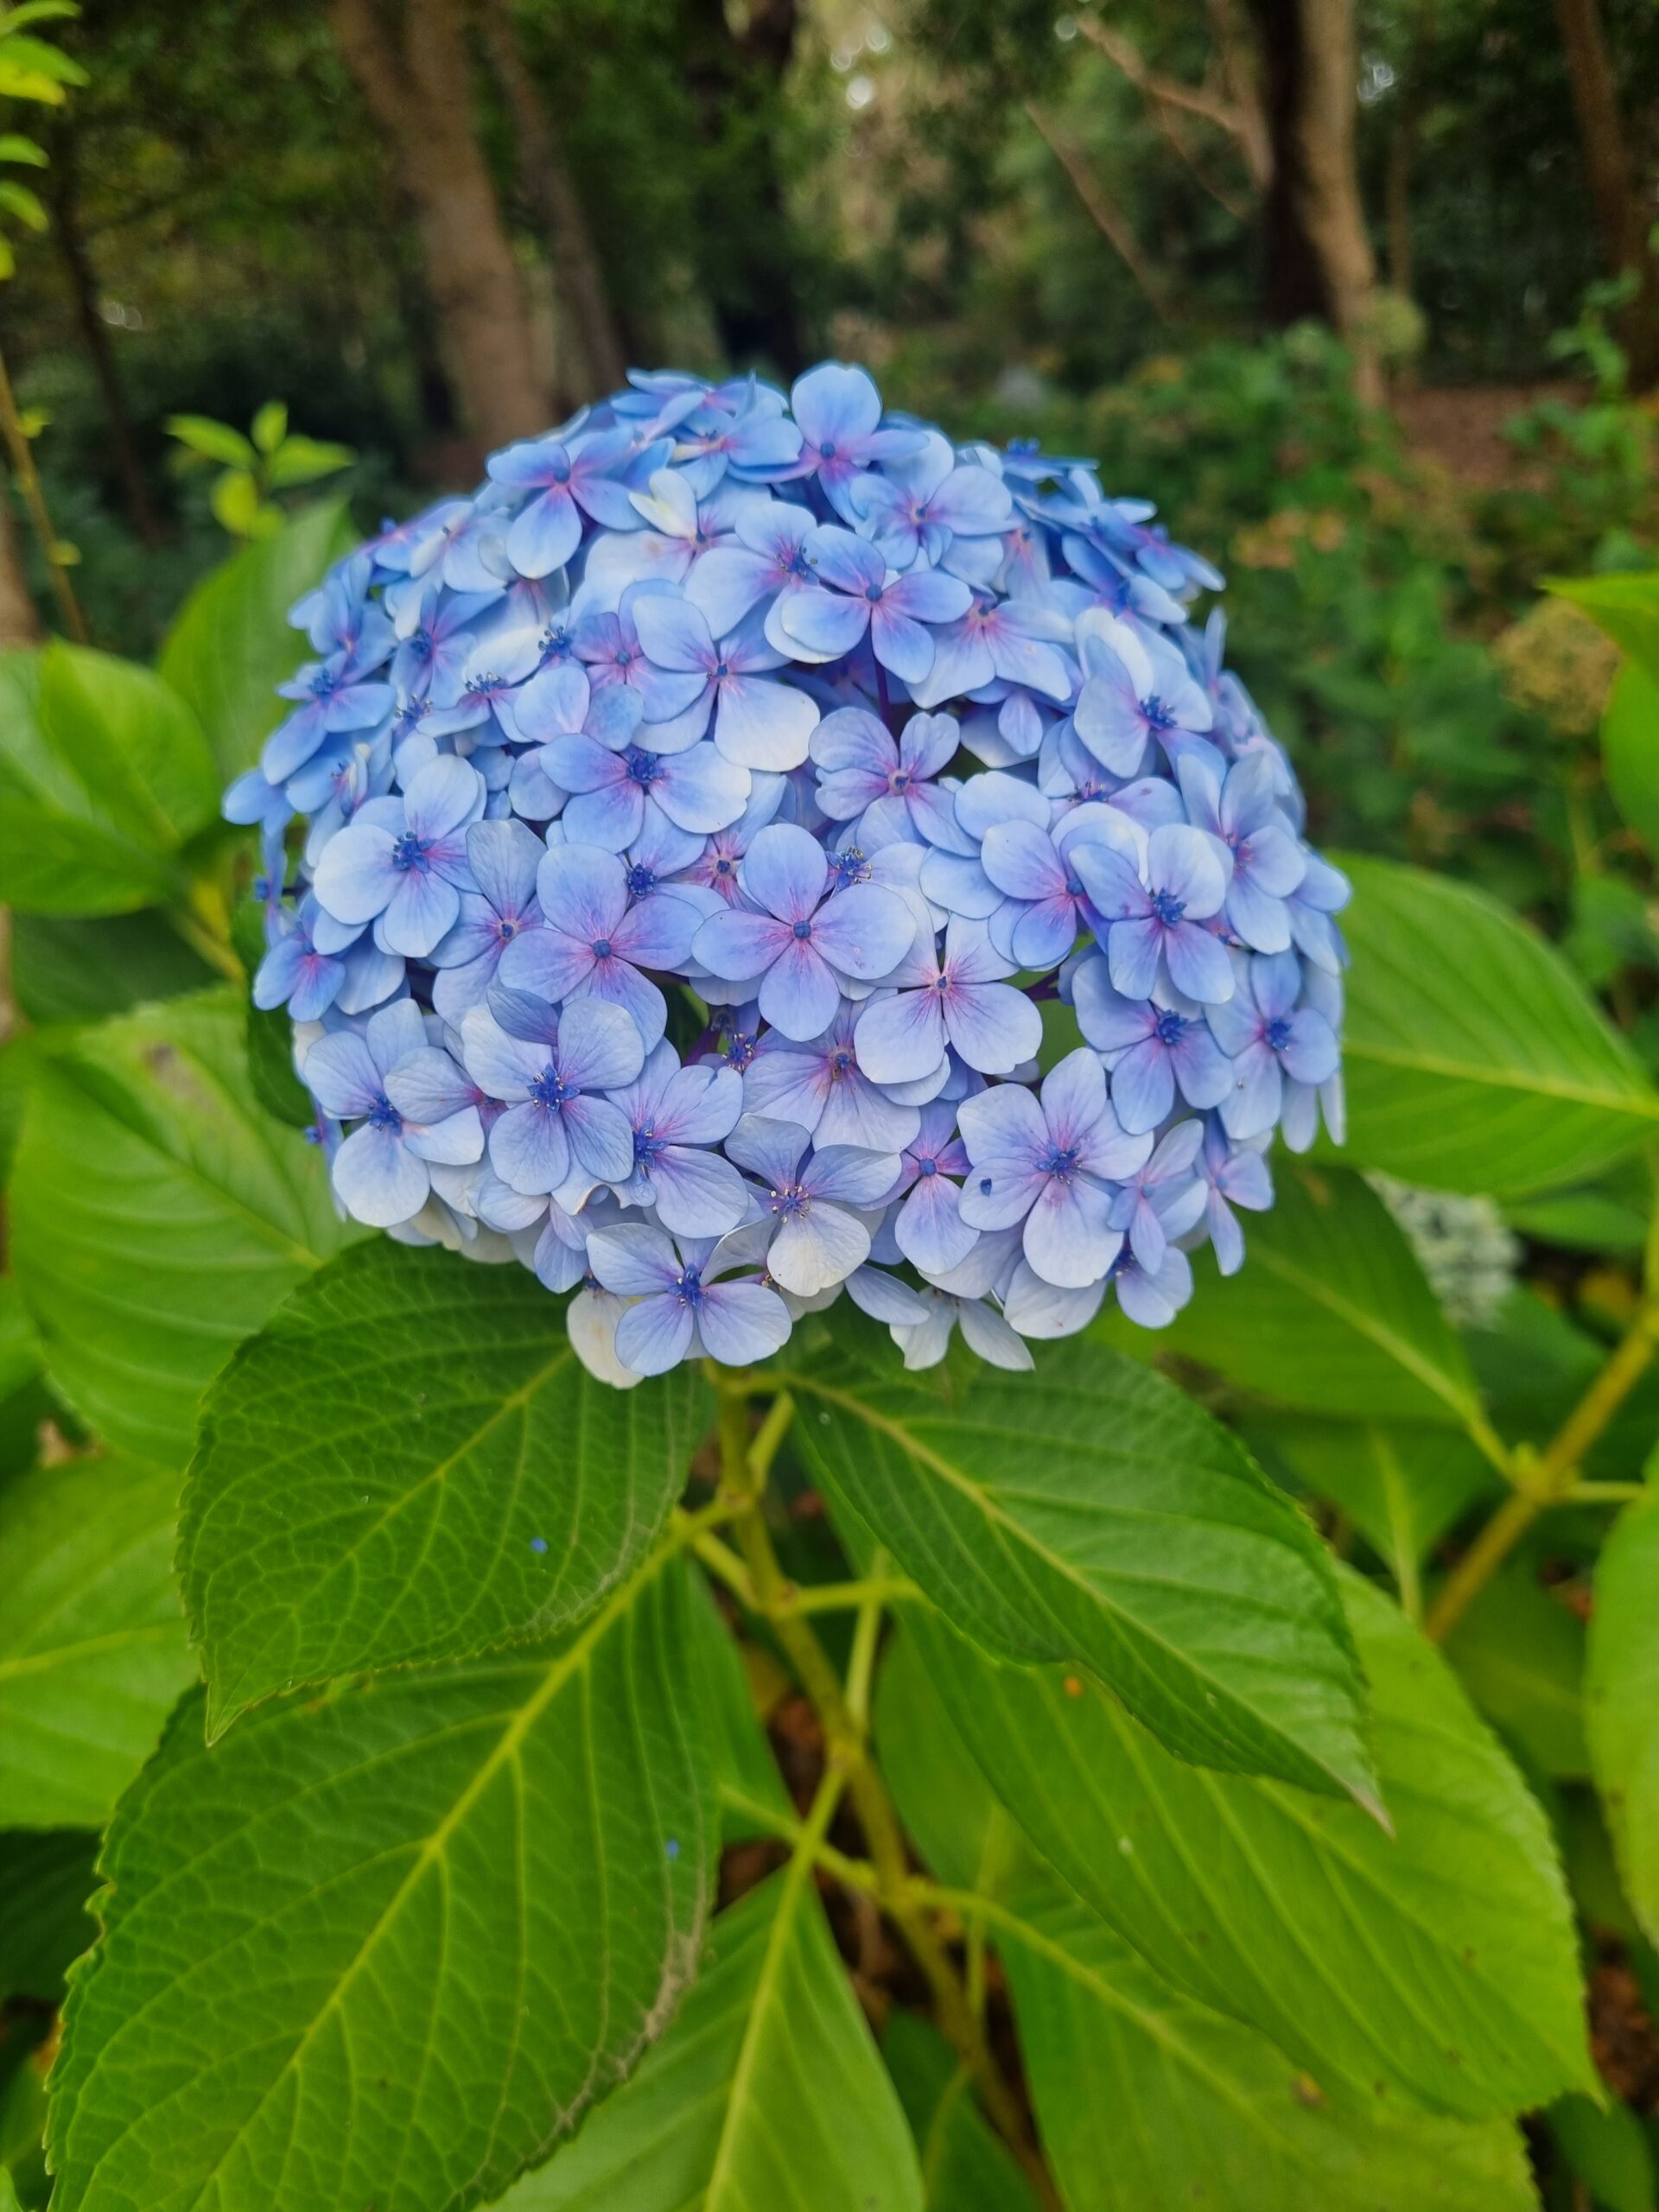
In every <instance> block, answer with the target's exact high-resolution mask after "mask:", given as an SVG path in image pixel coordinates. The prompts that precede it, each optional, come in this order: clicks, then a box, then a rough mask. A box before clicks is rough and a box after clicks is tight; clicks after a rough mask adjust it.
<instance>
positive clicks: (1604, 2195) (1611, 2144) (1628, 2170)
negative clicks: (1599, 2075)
mask: <svg viewBox="0 0 1659 2212" xmlns="http://www.w3.org/2000/svg"><path fill="white" fill-rule="evenodd" d="M1549 2132H1550V2133H1551V2134H1552V2135H1553V2136H1554V2138H1555V2142H1556V2145H1557V2147H1558V2149H1559V2150H1560V2153H1561V2156H1562V2157H1563V2158H1565V2159H1566V2161H1567V2164H1568V2166H1569V2167H1570V2168H1571V2169H1572V2171H1573V2173H1575V2174H1576V2175H1577V2176H1578V2177H1579V2179H1580V2181H1581V2182H1582V2183H1584V2185H1585V2187H1586V2189H1587V2190H1589V2191H1590V2193H1591V2195H1592V2196H1593V2197H1594V2198H1595V2201H1596V2202H1597V2203H1598V2204H1599V2205H1600V2206H1603V2207H1604V2208H1605V2212H1654V2198H1655V2175H1654V2165H1653V2152H1652V2149H1651V2147H1650V2145H1649V2141H1648V2138H1647V2135H1646V2133H1645V2132H1644V2130H1643V2126H1642V2123H1641V2121H1640V2120H1638V2119H1637V2116H1636V2114H1635V2113H1633V2112H1632V2111H1631V2110H1630V2107H1629V2106H1628V2105H1622V2104H1616V2103H1610V2104H1609V2105H1608V2106H1607V2107H1605V2110H1602V2109H1599V2108H1598V2107H1596V2106H1595V2105H1593V2104H1592V2102H1591V2101H1590V2100H1589V2098H1588V2097H1563V2098H1562V2099H1561V2101H1560V2103H1559V2104H1556V2105H1552V2106H1551V2107H1550V2108H1549Z"/></svg>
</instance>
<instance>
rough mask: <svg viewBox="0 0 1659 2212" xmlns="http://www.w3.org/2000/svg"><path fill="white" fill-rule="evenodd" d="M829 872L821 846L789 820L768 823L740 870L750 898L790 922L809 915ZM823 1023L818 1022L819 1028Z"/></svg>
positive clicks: (748, 852) (744, 886)
mask: <svg viewBox="0 0 1659 2212" xmlns="http://www.w3.org/2000/svg"><path fill="white" fill-rule="evenodd" d="M739 876H740V879H741V882H742V885H743V888H744V890H745V891H746V892H747V893H748V895H749V897H750V898H751V899H755V900H757V901H758V902H759V904H760V906H764V907H765V908H766V911H767V912H768V913H770V914H775V915H776V916H777V918H778V919H779V921H782V922H790V923H794V922H804V921H805V920H807V919H808V918H810V915H811V913H812V912H813V909H814V908H815V907H816V906H817V903H818V901H819V899H821V898H822V897H823V887H824V885H825V883H826V882H827V881H828V880H829V861H827V860H826V859H825V858H824V855H823V847H822V846H821V845H820V844H819V842H818V841H817V838H816V837H814V836H811V835H810V832H808V831H807V830H805V829H801V828H800V827H799V826H798V824H797V823H792V822H773V823H768V824H767V825H766V828H765V829H763V830H761V832H760V835H759V836H757V837H756V838H755V840H754V842H753V844H752V845H751V846H750V847H749V849H748V851H747V853H746V854H745V855H744V856H743V861H742V865H741V868H740V869H739ZM753 972H755V973H758V972H759V971H758V970H755V971H753ZM828 1018H829V1017H828V1016H826V1017H825V1020H826V1021H827V1020H828ZM823 1026H824V1023H823V1022H821V1023H820V1024H819V1027H820V1028H822V1027H823Z"/></svg>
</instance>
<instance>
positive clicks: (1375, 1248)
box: [1114, 1155, 1482, 1427]
mask: <svg viewBox="0 0 1659 2212" xmlns="http://www.w3.org/2000/svg"><path fill="white" fill-rule="evenodd" d="M1246 1235H1247V1239H1248V1256H1247V1259H1246V1262H1245V1265H1244V1267H1243V1269H1242V1270H1241V1272H1240V1273H1239V1274H1236V1275H1222V1274H1217V1272H1216V1268H1215V1266H1214V1262H1213V1261H1212V1260H1211V1257H1210V1255H1208V1254H1207V1253H1206V1254H1205V1255H1204V1258H1203V1260H1202V1261H1201V1262H1200V1264H1199V1268H1198V1275H1199V1281H1198V1290H1197V1292H1196V1294H1194V1296H1193V1299H1192V1303H1191V1304H1190V1305H1189V1306H1186V1307H1185V1310H1184V1311H1183V1312H1181V1313H1179V1314H1178V1315H1177V1316H1176V1318H1175V1320H1174V1322H1173V1325H1171V1326H1170V1327H1169V1328H1167V1329H1166V1330H1163V1331H1161V1332H1160V1334H1159V1338H1158V1344H1159V1348H1160V1350H1163V1349H1165V1348H1167V1349H1168V1350H1169V1351H1175V1352H1179V1353H1182V1354H1184V1355H1185V1357H1188V1358H1189V1359H1195V1360H1198V1361H1200V1362H1201V1363H1203V1364H1204V1365H1205V1367H1212V1368H1214V1369H1215V1370H1217V1373H1219V1374H1222V1375H1224V1376H1226V1377H1227V1379H1228V1380H1229V1382H1230V1383H1236V1384H1238V1385H1239V1386H1240V1387H1241V1388H1242V1389H1245V1390H1248V1391H1249V1393H1250V1394H1251V1395H1252V1396H1254V1397H1256V1398H1260V1399H1262V1400H1264V1401H1266V1402H1268V1403H1270V1404H1274V1405H1281V1406H1292V1407H1295V1408H1298V1409H1300V1411H1303V1412H1306V1413H1329V1414H1341V1415H1342V1416H1343V1417H1344V1419H1346V1420H1350V1421H1433V1422H1439V1423H1442V1424H1447V1425H1452V1426H1455V1427H1468V1426H1470V1425H1471V1423H1472V1424H1475V1425H1478V1424H1479V1423H1480V1421H1481V1420H1482V1413H1481V1405H1480V1394H1479V1392H1478V1390H1477V1389H1476V1388H1475V1379H1474V1376H1472V1375H1471V1373H1470V1371H1469V1362H1468V1359H1467V1357H1465V1353H1464V1350H1463V1347H1462V1345H1461V1344H1459V1341H1458V1339H1457V1337H1456V1335H1455V1334H1454V1333H1453V1332H1452V1326H1451V1324H1450V1323H1449V1322H1448V1321H1447V1320H1446V1316H1445V1315H1444V1314H1443V1313H1441V1311H1440V1306H1438V1304H1437V1303H1436V1302H1435V1298H1434V1294H1433V1291H1432V1290H1431V1289H1430V1288H1429V1287H1428V1283H1427V1279H1426V1277H1425V1276H1424V1274H1423V1271H1422V1268H1421V1266H1420V1265H1419V1264H1418V1262H1417V1257H1416V1255H1415V1254H1414V1252H1413V1250H1412V1249H1411V1246H1410V1245H1409V1243H1408V1242H1407V1241H1406V1236H1405V1233H1404V1231H1403V1230H1402V1229H1401V1228H1400V1227H1399V1225H1398V1224H1397V1223H1396V1222H1395V1219H1394V1217H1393V1215H1392V1214H1390V1213H1389V1210H1388V1208H1387V1207H1386V1206H1385V1205H1383V1201H1382V1199H1381V1198H1378V1197H1377V1195H1376V1192H1375V1191H1373V1190H1372V1189H1371V1187H1370V1185H1369V1184H1368V1183H1367V1182H1366V1181H1365V1180H1364V1179H1363V1177H1361V1176H1359V1175H1357V1174H1355V1173H1352V1172H1351V1170H1349V1169H1346V1168H1341V1167H1327V1166H1309V1165H1306V1164H1305V1163H1300V1162H1297V1161H1294V1160H1288V1159H1286V1158H1285V1157H1283V1156H1282V1155H1281V1157H1280V1158H1279V1159H1278V1160H1276V1161H1275V1162H1274V1205H1273V1210H1272V1211H1271V1212H1270V1213H1263V1214H1252V1215H1251V1216H1250V1217H1249V1227H1248V1230H1247V1232H1246ZM1114 1340H1115V1341H1116V1339H1114Z"/></svg>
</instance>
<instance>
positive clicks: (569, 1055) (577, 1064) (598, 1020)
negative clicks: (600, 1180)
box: [558, 999, 645, 1173]
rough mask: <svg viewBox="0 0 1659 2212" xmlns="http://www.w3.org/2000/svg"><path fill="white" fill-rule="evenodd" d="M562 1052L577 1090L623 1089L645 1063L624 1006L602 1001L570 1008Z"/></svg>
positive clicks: (562, 1028)
mask: <svg viewBox="0 0 1659 2212" xmlns="http://www.w3.org/2000/svg"><path fill="white" fill-rule="evenodd" d="M558 1049H559V1072H560V1074H561V1075H562V1076H563V1078H564V1080H565V1082H566V1083H567V1084H570V1085H572V1086H573V1087H574V1088H575V1090H620V1089H621V1087H622V1085H623V1084H625V1083H632V1081H633V1079H634V1077H636V1076H637V1075H638V1074H639V1071H640V1069H641V1068H642V1067H643V1066H644V1065H645V1046H644V1045H643V1044H642V1043H641V1042H640V1039H639V1031H638V1030H637V1029H636V1028H635V1027H634V1026H633V1023H632V1021H631V1020H629V1018H628V1016H627V1015H626V1014H625V1013H624V1012H623V1011H622V1009H621V1008H620V1007H614V1006H607V1005H606V1003H605V1002H604V1001H603V1000H601V999H578V1000H576V1001H575V1003H574V1005H571V1006H568V1007H566V1008H565V1009H564V1012H563V1014H561V1016H560V1017H559V1048H558ZM623 1172H624V1173H626V1169H625V1170H624V1171H623Z"/></svg>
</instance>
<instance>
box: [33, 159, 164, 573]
mask: <svg viewBox="0 0 1659 2212" xmlns="http://www.w3.org/2000/svg"><path fill="white" fill-rule="evenodd" d="M48 178H49V181H50V189H51V194H52V212H53V216H54V229H55V231H56V234H57V240H58V251H59V253H60V255H61V257H62V259H63V266H64V270H65V273H66V274H67V277H68V279H69V290H70V294H71V296H72V297H73V301H74V303H75V320H76V321H77V322H78V323H79V326H80V334H81V339H82V340H83V342H84V344H85V345H86V353H87V358H88V359H90V360H91V362H92V373H93V375H94V376H95V377H96V378H98V388H99V392H100V394H101V395H102V397H103V401H104V416H105V423H106V424H107V425H108V428H109V433H110V457H111V460H112V461H114V463H115V470H116V474H117V475H118V477H119V478H120V480H121V490H122V494H123V496H124V499H125V500H126V505H127V515H128V518H129V519H130V522H131V524H132V526H133V529H134V530H135V531H137V534H138V537H139V538H140V540H141V541H142V543H144V544H145V545H159V544H160V543H161V537H162V533H161V527H160V525H159V524H158V523H157V522H156V509H155V505H154V504H153V502H152V501H151V499H150V496H149V486H148V485H147V484H146V483H145V481H144V472H143V468H142V467H140V465H139V461H138V448H137V441H136V440H135V439H134V437H133V434H132V417H131V416H130V414H129V413H128V412H127V399H126V394H125V393H124V391H123V390H122V388H121V373H120V371H119V369H118V367H117V365H116V359H115V348H114V347H113V346H111V343H110V332H109V325H108V324H107V323H106V322H105V320H104V317H103V316H102V315H101V314H100V313H99V305H98V300H99V287H98V277H97V275H96V273H95V271H94V270H93V268H92V256H91V254H90V252H89V251H87V246H86V237H85V234H84V233H83V232H82V230H81V227H80V194H79V179H80V169H79V147H78V145H77V143H76V136H75V132H74V130H73V126H72V125H69V124H66V125H65V126H64V127H63V128H62V129H61V130H59V131H57V132H56V133H55V134H54V143H53V149H52V167H51V168H50V170H49V171H48Z"/></svg>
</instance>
